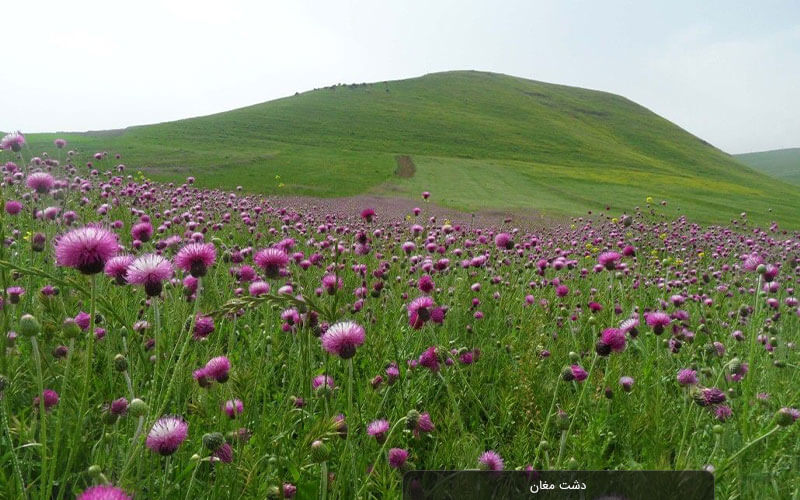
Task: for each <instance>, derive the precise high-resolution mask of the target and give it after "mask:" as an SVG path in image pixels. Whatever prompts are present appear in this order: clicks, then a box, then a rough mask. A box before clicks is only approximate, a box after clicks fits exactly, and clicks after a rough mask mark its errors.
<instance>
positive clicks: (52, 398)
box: [33, 389, 60, 411]
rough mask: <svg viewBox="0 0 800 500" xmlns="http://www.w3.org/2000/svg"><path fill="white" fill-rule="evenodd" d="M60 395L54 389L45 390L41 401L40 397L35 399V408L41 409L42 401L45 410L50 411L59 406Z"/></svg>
mask: <svg viewBox="0 0 800 500" xmlns="http://www.w3.org/2000/svg"><path fill="white" fill-rule="evenodd" d="M59 399H60V398H59V397H58V393H57V392H56V391H54V390H52V389H45V390H44V391H42V396H41V399H39V396H36V397H35V398H33V406H34V407H35V408H38V407H39V403H40V401H44V410H45V411H50V410H51V409H52V408H53V407H54V406H55V405H57V404H58V401H59Z"/></svg>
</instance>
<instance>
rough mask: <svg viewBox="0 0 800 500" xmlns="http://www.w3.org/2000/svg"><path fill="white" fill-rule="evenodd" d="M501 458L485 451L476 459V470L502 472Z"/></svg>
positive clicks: (492, 452) (496, 454)
mask: <svg viewBox="0 0 800 500" xmlns="http://www.w3.org/2000/svg"><path fill="white" fill-rule="evenodd" d="M503 465H504V464H503V457H501V456H500V455H499V454H498V453H496V452H494V451H491V450H489V451H487V452H485V453H484V454H483V455H481V456H480V457H479V458H478V468H479V469H481V470H493V471H500V470H503Z"/></svg>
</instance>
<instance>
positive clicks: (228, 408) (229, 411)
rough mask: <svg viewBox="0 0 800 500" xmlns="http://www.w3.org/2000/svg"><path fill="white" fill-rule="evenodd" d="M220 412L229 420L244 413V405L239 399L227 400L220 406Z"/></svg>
mask: <svg viewBox="0 0 800 500" xmlns="http://www.w3.org/2000/svg"><path fill="white" fill-rule="evenodd" d="M222 411H224V412H225V414H226V415H228V417H230V418H236V416H237V415H241V414H242V412H244V403H242V400H241V399H229V400H227V401H225V404H223V405H222Z"/></svg>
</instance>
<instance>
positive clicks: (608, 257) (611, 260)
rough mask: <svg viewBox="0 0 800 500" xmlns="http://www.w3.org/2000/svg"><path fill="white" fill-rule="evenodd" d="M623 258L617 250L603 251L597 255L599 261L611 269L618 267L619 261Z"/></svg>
mask: <svg viewBox="0 0 800 500" xmlns="http://www.w3.org/2000/svg"><path fill="white" fill-rule="evenodd" d="M621 258H622V256H621V255H620V254H618V253H617V252H603V253H601V254H600V255H599V256H598V257H597V262H598V263H599V264H600V265H601V266H603V267H604V268H606V269H607V270H609V271H613V270H614V269H616V268H617V262H619V260H620V259H621Z"/></svg>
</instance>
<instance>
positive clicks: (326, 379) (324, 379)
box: [311, 375, 336, 391]
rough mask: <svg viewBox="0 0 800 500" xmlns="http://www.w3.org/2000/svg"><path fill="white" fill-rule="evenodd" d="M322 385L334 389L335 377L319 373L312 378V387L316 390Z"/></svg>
mask: <svg viewBox="0 0 800 500" xmlns="http://www.w3.org/2000/svg"><path fill="white" fill-rule="evenodd" d="M320 387H323V388H329V389H334V388H335V387H336V384H334V382H333V377H331V376H328V375H317V376H316V377H314V378H313V379H312V380H311V388H312V389H314V390H315V391H316V390H317V389H319V388H320Z"/></svg>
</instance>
